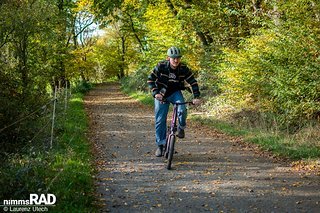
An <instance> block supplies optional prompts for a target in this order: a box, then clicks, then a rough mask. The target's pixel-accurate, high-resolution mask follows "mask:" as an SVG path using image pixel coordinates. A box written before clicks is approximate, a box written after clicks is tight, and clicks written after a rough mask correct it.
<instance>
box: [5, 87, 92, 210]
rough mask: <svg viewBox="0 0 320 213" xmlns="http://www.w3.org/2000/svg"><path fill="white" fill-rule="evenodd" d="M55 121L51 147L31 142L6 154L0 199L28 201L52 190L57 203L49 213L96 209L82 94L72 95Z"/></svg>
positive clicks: (49, 208)
mask: <svg viewBox="0 0 320 213" xmlns="http://www.w3.org/2000/svg"><path fill="white" fill-rule="evenodd" d="M56 123H57V127H56V129H55V140H54V141H53V147H52V148H51V149H48V148H44V147H43V144H41V143H40V144H38V145H39V146H38V147H36V146H35V144H30V146H28V147H27V148H26V149H25V150H23V149H21V152H19V153H11V154H8V155H7V156H6V158H5V160H4V161H3V163H2V165H1V167H0V176H1V178H0V185H1V187H0V188H1V189H0V195H1V196H0V199H1V200H2V201H3V200H26V199H29V196H30V194H33V193H36V194H39V195H40V194H48V193H50V194H54V195H55V196H56V203H55V206H50V207H48V211H49V212H96V209H95V206H94V205H93V203H94V183H93V178H92V176H93V174H94V170H93V169H92V168H93V166H92V162H93V161H92V155H91V146H90V144H89V143H88V141H87V138H86V135H85V132H86V131H87V127H88V122H87V118H86V114H85V111H84V106H83V94H82V93H75V94H73V96H72V98H71V99H70V102H69V107H68V109H67V111H66V116H61V117H59V118H58V119H57V122H56ZM42 143H44V142H42ZM1 204H2V203H1Z"/></svg>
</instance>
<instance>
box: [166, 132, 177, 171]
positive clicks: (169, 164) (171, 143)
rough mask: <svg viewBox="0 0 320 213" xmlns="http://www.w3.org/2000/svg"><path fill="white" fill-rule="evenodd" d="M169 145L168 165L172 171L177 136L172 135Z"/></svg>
mask: <svg viewBox="0 0 320 213" xmlns="http://www.w3.org/2000/svg"><path fill="white" fill-rule="evenodd" d="M168 142H169V145H168V148H169V150H168V163H167V169H171V163H172V159H173V153H174V144H175V142H176V136H175V135H171V137H170V140H169V141H168Z"/></svg>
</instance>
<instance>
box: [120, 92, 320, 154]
mask: <svg viewBox="0 0 320 213" xmlns="http://www.w3.org/2000/svg"><path fill="white" fill-rule="evenodd" d="M122 90H123V91H124V92H125V93H127V94H128V95H130V96H131V97H132V98H135V99H137V100H139V101H141V102H142V103H143V104H146V105H153V98H152V96H151V95H150V94H146V93H143V92H135V91H130V90H129V89H128V88H125V86H123V87H122ZM191 120H194V121H197V122H200V123H201V124H203V125H207V126H211V127H214V128H216V129H219V130H220V131H222V132H224V133H226V134H228V135H231V136H240V137H242V138H243V139H244V140H245V141H247V142H249V143H254V144H257V145H259V146H260V147H261V149H263V150H267V151H270V152H272V153H273V154H274V155H277V156H282V157H286V158H290V159H292V160H301V159H317V158H319V157H320V148H319V146H314V145H312V144H309V143H308V141H303V143H301V141H299V140H297V139H295V138H294V137H293V136H292V135H288V134H287V133H285V132H277V133H274V132H271V131H266V130H263V129H261V128H260V129H259V128H255V129H254V128H249V127H246V126H245V125H239V124H233V123H231V122H227V121H222V120H216V119H213V118H208V117H203V116H202V117H201V116H193V117H192V118H191Z"/></svg>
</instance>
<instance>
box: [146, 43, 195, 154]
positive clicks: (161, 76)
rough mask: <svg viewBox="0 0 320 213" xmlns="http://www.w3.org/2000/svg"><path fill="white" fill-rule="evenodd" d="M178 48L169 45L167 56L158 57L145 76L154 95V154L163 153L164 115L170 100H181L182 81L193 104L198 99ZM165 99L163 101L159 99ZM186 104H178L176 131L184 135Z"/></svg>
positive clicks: (165, 121)
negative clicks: (160, 58)
mask: <svg viewBox="0 0 320 213" xmlns="http://www.w3.org/2000/svg"><path fill="white" fill-rule="evenodd" d="M181 56H182V55H181V51H180V49H179V48H178V47H170V48H169V49H168V51H167V60H164V61H161V62H159V63H158V64H157V66H156V67H155V68H154V69H153V71H152V73H151V74H150V75H149V76H148V85H149V88H150V90H151V92H152V95H153V97H154V98H155V102H154V103H155V129H156V145H157V146H158V147H157V150H156V156H157V157H161V156H162V155H163V149H164V145H165V144H166V134H167V115H168V111H169V105H170V103H176V102H180V103H182V102H185V101H184V97H183V95H182V92H181V90H184V89H185V82H187V83H188V84H189V85H190V86H191V88H192V93H193V96H194V99H193V100H192V102H193V104H199V103H200V99H199V97H200V91H199V86H198V83H197V81H196V79H195V78H194V76H193V73H192V72H191V70H190V69H189V68H188V67H187V66H186V65H185V64H183V63H181ZM164 100H165V101H166V102H163V101H164ZM186 119H187V108H186V106H185V105H179V107H178V121H179V125H178V134H177V137H179V138H184V136H185V133H184V129H185V128H186Z"/></svg>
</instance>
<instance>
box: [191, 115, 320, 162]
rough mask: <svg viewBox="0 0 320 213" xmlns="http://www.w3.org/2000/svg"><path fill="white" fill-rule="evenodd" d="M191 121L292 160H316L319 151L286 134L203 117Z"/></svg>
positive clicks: (194, 117)
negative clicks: (238, 137) (240, 138)
mask: <svg viewBox="0 0 320 213" xmlns="http://www.w3.org/2000/svg"><path fill="white" fill-rule="evenodd" d="M192 120H194V121H197V122H200V123H201V124H204V125H207V126H211V127H214V128H216V129H219V130H220V131H222V132H224V133H226V134H229V135H232V136H241V137H242V138H243V139H244V140H245V141H247V142H250V143H254V144H257V145H259V146H260V147H261V148H262V149H263V150H267V151H270V152H272V153H273V154H274V155H277V156H281V157H286V158H290V159H292V160H302V159H317V158H319V157H320V149H319V147H317V146H313V145H309V146H308V145H306V144H301V143H299V141H297V140H295V139H294V138H293V137H291V136H290V135H288V134H285V133H277V134H275V133H272V132H267V131H263V130H261V129H258V128H256V129H253V128H250V129H249V128H246V127H243V126H239V125H234V124H231V123H228V122H226V121H221V120H214V119H211V118H207V117H203V116H193V117H192Z"/></svg>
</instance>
